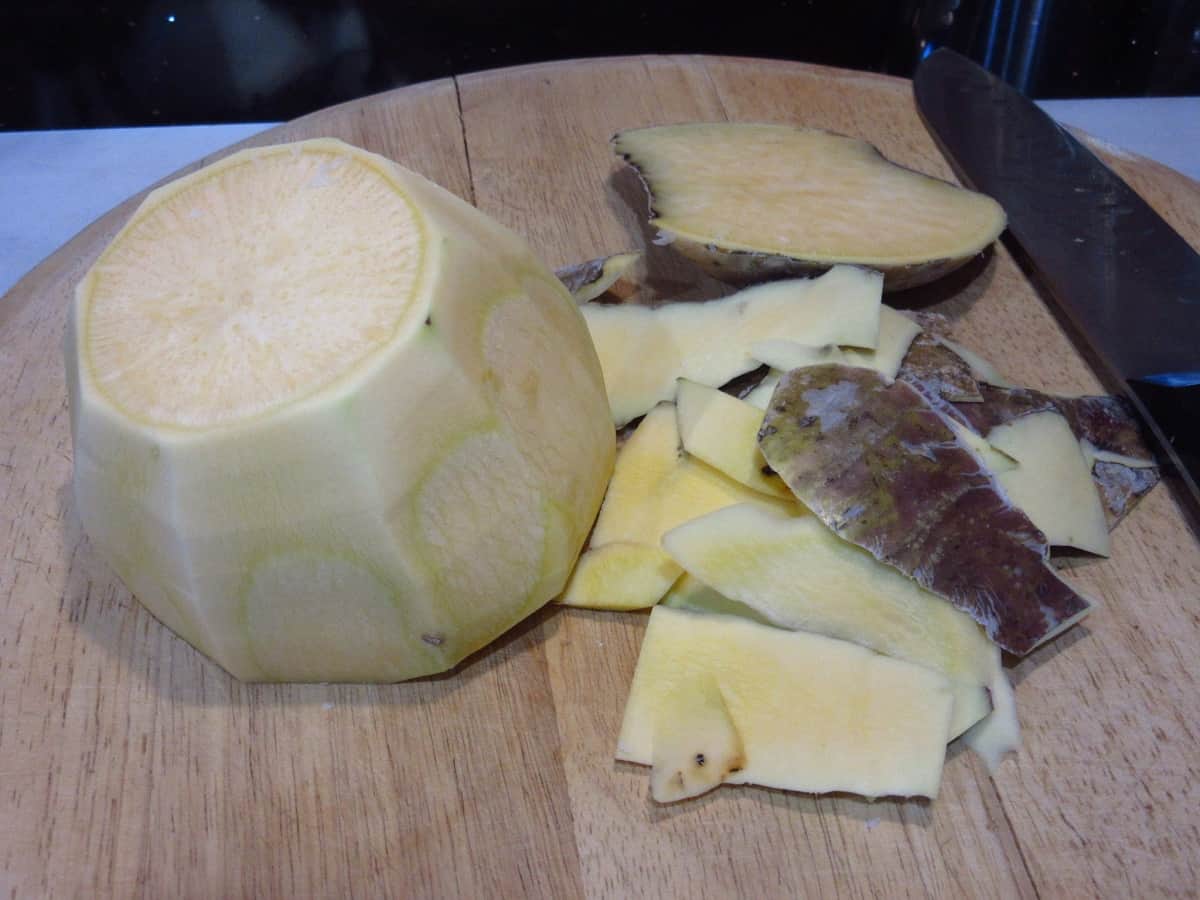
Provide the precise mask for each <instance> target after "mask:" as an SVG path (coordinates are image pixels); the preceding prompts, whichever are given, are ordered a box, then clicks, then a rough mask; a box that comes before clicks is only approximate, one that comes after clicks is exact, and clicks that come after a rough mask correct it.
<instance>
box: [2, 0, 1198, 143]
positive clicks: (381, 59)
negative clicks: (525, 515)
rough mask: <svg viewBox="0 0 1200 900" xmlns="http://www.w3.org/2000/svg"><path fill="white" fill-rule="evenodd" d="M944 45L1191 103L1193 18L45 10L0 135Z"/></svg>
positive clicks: (11, 53) (545, 2) (1071, 13)
mask: <svg viewBox="0 0 1200 900" xmlns="http://www.w3.org/2000/svg"><path fill="white" fill-rule="evenodd" d="M5 2H8V0H5ZM940 45H948V46H952V47H954V48H955V49H957V50H959V51H960V52H964V53H966V54H967V55H969V56H971V57H972V58H974V59H976V60H978V61H980V62H982V63H984V64H985V65H986V66H988V67H989V68H991V69H992V70H993V71H994V72H997V73H998V74H1000V75H1001V76H1002V77H1004V78H1006V79H1007V80H1008V81H1010V82H1011V83H1013V84H1016V85H1017V86H1018V87H1019V88H1021V89H1022V90H1024V91H1025V92H1026V93H1028V94H1030V95H1031V96H1034V97H1038V98H1052V97H1059V98H1063V97H1116V96H1142V95H1183V94H1200V0H1186V2H1185V0H1162V2H1111V3H1110V2H1103V0H1100V2H1086V0H1057V2H1056V0H1038V2H1029V0H995V2H970V0H926V2H917V0H901V2H891V3H889V2H869V0H838V2H828V0H775V2H769V3H768V2H763V3H758V2H743V3H733V4H722V5H720V6H718V5H704V4H701V3H696V2H690V3H684V2H678V0H657V2H653V3H651V2H643V3H638V4H634V3H622V2H619V0H612V2H605V0H601V2H598V3H586V4H585V3H573V2H550V0H537V2H530V3H505V2H504V0H492V2H480V0H445V2H412V0H408V2H382V0H333V2H305V3H283V2H276V0H191V2H175V0H141V2H135V0H130V2H109V3H94V4H93V3H75V2H65V0H45V2H41V3H37V4H27V3H9V4H8V5H7V6H4V7H3V10H2V11H0V129H2V130H19V129H41V128H75V127H88V126H114V125H145V124H181V123H197V122H237V121H266V120H278V119H289V118H293V117H295V116H297V115H301V114H303V113H306V112H310V111H312V110H314V109H319V108H320V107H323V106H328V105H329V104H331V103H337V102H340V101H342V100H347V99H351V98H353V97H358V96H362V95H364V94H368V93H372V92H375V91H380V90H386V89H388V88H391V87H398V86H401V85H405V84H413V83H416V82H420V81H425V80H428V79H431V78H438V77H442V76H445V75H451V74H460V73H464V72H471V71H478V70H482V69H490V68H496V67H499V66H508V65H516V64H520V63H526V62H536V61H542V60H551V59H567V58H576V57H587V56H608V55H621V54H628V53H723V54H731V55H739V56H763V57H775V58H780V59H796V60H803V61H806V62H817V63H825V64H829V65H836V66H843V67H846V68H854V69H865V70H870V71H876V72H885V73H890V74H895V75H904V76H907V75H910V74H911V72H912V68H913V66H914V65H915V63H916V62H917V61H918V59H919V58H920V55H921V53H922V52H923V50H924V49H925V48H927V47H931V46H940Z"/></svg>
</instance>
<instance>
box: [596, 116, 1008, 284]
mask: <svg viewBox="0 0 1200 900" xmlns="http://www.w3.org/2000/svg"><path fill="white" fill-rule="evenodd" d="M612 143H613V147H614V149H615V151H616V153H617V154H618V155H619V156H621V157H622V159H624V160H625V161H626V162H628V163H629V164H630V165H631V166H633V167H634V169H636V171H637V173H638V176H639V177H640V179H641V181H642V184H643V186H644V187H645V189H646V192H647V194H648V195H649V197H650V216H651V225H653V226H655V227H657V228H658V229H659V231H660V234H661V235H662V236H663V238H664V239H665V241H666V242H667V243H669V244H670V246H671V247H672V249H674V250H676V251H677V252H678V253H680V254H681V255H683V256H685V257H687V258H688V259H690V260H692V261H693V262H695V263H697V264H698V265H699V266H700V267H701V268H703V269H704V270H705V272H706V273H707V274H709V275H711V276H713V277H715V278H718V279H720V280H722V281H726V282H728V283H732V284H744V283H747V282H755V281H763V280H770V279H776V278H794V277H804V276H811V275H816V274H819V273H821V272H823V271H826V270H827V269H829V268H830V267H831V266H834V265H837V264H839V263H849V264H853V265H861V266H865V267H868V268H872V269H876V270H878V271H880V272H882V273H883V274H884V290H886V291H894V290H901V289H904V288H910V287H916V286H917V285H921V284H926V283H927V282H930V281H934V280H936V279H938V278H940V277H942V276H943V275H946V274H948V273H949V272H952V271H954V270H955V269H957V268H959V267H960V266H962V265H964V264H966V263H967V262H969V261H970V260H971V259H973V258H974V257H976V256H977V255H978V254H979V253H981V252H982V251H983V250H984V249H985V248H986V247H987V246H988V245H990V244H991V243H992V242H993V241H994V240H995V239H996V238H997V237H998V236H999V235H1000V233H1001V232H1002V231H1003V230H1004V227H1005V222H1006V219H1005V215H1004V211H1003V210H1002V209H1001V208H1000V205H999V204H998V203H996V202H995V201H994V200H993V199H991V198H990V197H987V196H985V195H983V194H978V193H975V192H973V191H969V190H966V189H965V188H961V187H958V186H957V185H953V184H950V183H948V182H945V181H940V180H939V179H936V178H932V177H930V176H928V175H924V174H922V173H920V172H915V171H912V170H910V169H906V168H904V167H902V166H898V165H896V164H895V163H892V162H891V161H889V160H888V159H886V158H885V157H884V156H883V155H882V154H881V153H880V152H879V151H878V150H877V149H876V148H875V147H873V146H871V145H870V144H868V143H866V142H865V141H861V140H857V139H855V138H850V137H846V136H844V135H839V134H832V133H830V132H826V131H820V130H817V129H804V128H795V127H792V126H788V125H778V124H755V123H734V122H719V123H703V122H698V123H690V124H683V125H666V126H655V127H650V128H637V129H632V130H629V131H624V132H621V133H619V134H617V135H614V137H613V139H612Z"/></svg>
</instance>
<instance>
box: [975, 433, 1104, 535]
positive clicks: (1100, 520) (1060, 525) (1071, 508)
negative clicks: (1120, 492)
mask: <svg viewBox="0 0 1200 900" xmlns="http://www.w3.org/2000/svg"><path fill="white" fill-rule="evenodd" d="M987 441H988V443H989V444H991V445H992V446H994V447H996V448H997V449H999V450H1000V451H1002V452H1003V453H1005V454H1007V455H1008V456H1010V457H1012V458H1013V459H1015V460H1016V461H1017V465H1016V466H1015V467H1013V468H1010V469H1008V470H1006V471H1000V472H996V473H995V475H996V480H997V481H999V482H1000V485H1001V487H1003V488H1004V491H1005V493H1006V494H1008V496H1009V499H1011V500H1012V502H1013V503H1014V504H1015V505H1016V506H1017V507H1019V508H1020V509H1021V510H1022V511H1023V512H1024V513H1025V515H1027V516H1029V518H1030V520H1031V521H1032V522H1033V524H1034V525H1036V526H1037V527H1038V528H1040V529H1041V530H1042V532H1043V533H1044V534H1045V535H1046V540H1047V541H1049V542H1050V544H1051V545H1053V546H1056V547H1075V548H1077V549H1079V550H1086V551H1088V552H1089V553H1096V554H1099V555H1100V556H1108V554H1109V551H1110V549H1111V545H1110V542H1109V536H1108V522H1107V520H1106V519H1105V517H1104V506H1103V504H1102V503H1101V502H1100V493H1099V491H1097V490H1096V482H1095V481H1093V480H1092V462H1091V461H1089V460H1088V459H1087V458H1086V457H1085V456H1084V452H1083V450H1082V449H1081V448H1080V445H1079V441H1078V440H1076V438H1075V435H1074V434H1073V433H1072V432H1071V426H1070V425H1068V424H1067V420H1066V419H1064V418H1063V417H1062V416H1061V415H1059V414H1058V413H1057V412H1053V411H1045V412H1036V413H1030V414H1029V415H1025V416H1021V417H1020V418H1019V419H1014V420H1013V421H1011V422H1007V423H1005V424H1004V425H1000V426H998V427H996V428H993V429H992V430H991V431H990V432H988V435H987Z"/></svg>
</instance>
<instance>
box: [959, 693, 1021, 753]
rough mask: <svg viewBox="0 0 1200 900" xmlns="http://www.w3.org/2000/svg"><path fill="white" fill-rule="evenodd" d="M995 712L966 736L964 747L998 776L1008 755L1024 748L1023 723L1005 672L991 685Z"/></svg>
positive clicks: (1014, 694) (974, 726)
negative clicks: (996, 772)
mask: <svg viewBox="0 0 1200 900" xmlns="http://www.w3.org/2000/svg"><path fill="white" fill-rule="evenodd" d="M988 688H989V690H990V691H991V697H992V712H991V715H989V716H988V717H987V718H985V719H983V720H982V721H980V722H977V723H976V724H975V725H973V726H972V727H971V729H970V730H969V731H968V732H967V733H966V734H964V735H963V743H964V744H966V745H967V746H968V747H970V748H971V749H972V750H974V751H975V752H976V753H978V754H979V757H980V758H981V759H982V760H983V761H984V764H985V765H987V767H988V771H990V772H995V771H996V769H998V768H999V767H1000V763H1001V762H1003V760H1004V757H1005V756H1007V755H1008V754H1009V753H1015V752H1016V751H1017V750H1018V749H1020V747H1021V723H1020V722H1019V721H1017V695H1016V693H1014V691H1013V686H1012V682H1011V681H1009V679H1008V675H1006V674H1005V672H1004V670H1003V669H999V670H997V672H996V675H995V677H994V678H993V679H992V683H991V684H989V685H988Z"/></svg>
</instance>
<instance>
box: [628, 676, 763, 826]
mask: <svg viewBox="0 0 1200 900" xmlns="http://www.w3.org/2000/svg"><path fill="white" fill-rule="evenodd" d="M651 746H652V747H653V751H652V757H651V760H650V796H651V797H653V798H654V799H655V800H657V801H658V802H659V803H673V802H675V801H676V800H685V799H687V798H688V797H696V796H698V795H700V794H704V793H707V792H708V791H711V790H712V789H713V788H715V787H717V785H719V784H721V782H723V781H724V780H725V779H726V778H727V777H728V776H729V775H731V774H733V773H734V772H736V771H738V770H739V769H741V768H742V766H744V765H745V764H746V751H745V748H744V747H743V746H742V736H741V735H740V734H738V732H737V728H736V727H735V726H734V724H733V719H732V718H731V717H730V715H729V708H728V707H727V706H726V705H725V698H724V697H722V696H721V689H720V687H718V686H717V681H716V679H715V678H714V677H713V676H712V675H711V674H703V675H699V676H697V677H696V678H693V679H690V680H687V681H679V682H677V683H676V685H675V691H674V692H673V693H671V694H670V695H668V696H667V697H665V698H664V699H663V702H662V704H661V705H660V706H659V707H658V715H657V716H656V717H655V720H654V733H653V735H652V745H651Z"/></svg>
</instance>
